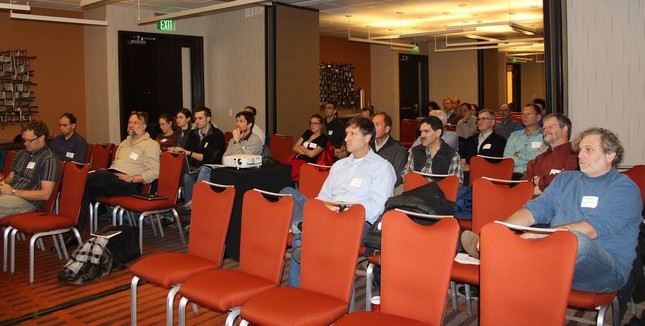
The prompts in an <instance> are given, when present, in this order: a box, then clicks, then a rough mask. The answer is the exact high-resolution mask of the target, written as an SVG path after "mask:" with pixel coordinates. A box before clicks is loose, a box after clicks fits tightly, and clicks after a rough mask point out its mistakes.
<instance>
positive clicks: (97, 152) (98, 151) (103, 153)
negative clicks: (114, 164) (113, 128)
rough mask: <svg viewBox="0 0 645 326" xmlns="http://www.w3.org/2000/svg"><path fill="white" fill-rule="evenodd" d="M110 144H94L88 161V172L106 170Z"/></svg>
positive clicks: (110, 151) (108, 161)
mask: <svg viewBox="0 0 645 326" xmlns="http://www.w3.org/2000/svg"><path fill="white" fill-rule="evenodd" d="M112 146H113V145H112V144H94V145H92V160H91V161H90V170H98V169H106V168H107V167H108V166H109V165H108V163H110V155H111V153H112Z"/></svg>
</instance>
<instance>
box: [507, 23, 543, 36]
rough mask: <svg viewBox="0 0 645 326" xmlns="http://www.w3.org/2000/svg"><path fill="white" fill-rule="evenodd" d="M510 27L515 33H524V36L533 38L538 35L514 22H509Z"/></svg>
mask: <svg viewBox="0 0 645 326" xmlns="http://www.w3.org/2000/svg"><path fill="white" fill-rule="evenodd" d="M508 26H510V27H511V28H512V29H513V30H514V31H516V32H519V33H522V34H524V35H530V36H533V35H535V34H536V33H535V30H534V29H532V28H530V27H528V26H524V25H520V24H517V23H513V22H509V23H508Z"/></svg>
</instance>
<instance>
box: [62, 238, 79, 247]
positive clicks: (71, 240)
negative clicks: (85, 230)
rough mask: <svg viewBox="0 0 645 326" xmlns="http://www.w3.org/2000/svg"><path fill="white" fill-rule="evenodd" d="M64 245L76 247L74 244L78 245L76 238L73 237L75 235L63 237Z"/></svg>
mask: <svg viewBox="0 0 645 326" xmlns="http://www.w3.org/2000/svg"><path fill="white" fill-rule="evenodd" d="M65 246H66V247H67V248H73V247H76V246H78V240H77V239H76V237H75V236H72V235H69V236H67V238H66V239H65Z"/></svg>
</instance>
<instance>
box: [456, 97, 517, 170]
mask: <svg viewBox="0 0 645 326" xmlns="http://www.w3.org/2000/svg"><path fill="white" fill-rule="evenodd" d="M494 125H495V113H493V112H492V111H491V110H488V109H483V110H481V111H480V112H479V116H478V118H477V129H478V130H479V133H477V134H475V135H472V136H471V137H470V138H468V139H466V141H465V142H464V144H463V146H462V147H461V149H460V151H459V156H461V165H462V169H463V170H464V172H467V171H470V158H471V157H473V156H476V155H484V156H491V157H502V155H503V154H504V147H505V146H506V139H504V137H502V136H500V135H498V134H497V133H496V132H495V131H494V130H493V126H494ZM464 177H465V178H466V179H467V177H466V176H464Z"/></svg>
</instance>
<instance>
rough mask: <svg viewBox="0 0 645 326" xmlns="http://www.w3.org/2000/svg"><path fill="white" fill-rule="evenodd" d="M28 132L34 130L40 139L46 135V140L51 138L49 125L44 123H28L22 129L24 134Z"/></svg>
mask: <svg viewBox="0 0 645 326" xmlns="http://www.w3.org/2000/svg"><path fill="white" fill-rule="evenodd" d="M27 130H32V131H33V132H34V136H36V137H40V136H42V135H45V138H47V137H49V128H47V125H46V124H45V123H44V122H42V121H38V120H34V121H31V122H29V123H27V124H26V125H24V126H23V127H22V131H23V132H24V131H27Z"/></svg>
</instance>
